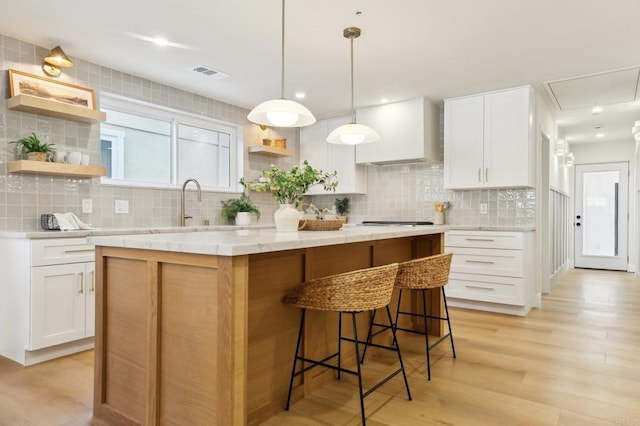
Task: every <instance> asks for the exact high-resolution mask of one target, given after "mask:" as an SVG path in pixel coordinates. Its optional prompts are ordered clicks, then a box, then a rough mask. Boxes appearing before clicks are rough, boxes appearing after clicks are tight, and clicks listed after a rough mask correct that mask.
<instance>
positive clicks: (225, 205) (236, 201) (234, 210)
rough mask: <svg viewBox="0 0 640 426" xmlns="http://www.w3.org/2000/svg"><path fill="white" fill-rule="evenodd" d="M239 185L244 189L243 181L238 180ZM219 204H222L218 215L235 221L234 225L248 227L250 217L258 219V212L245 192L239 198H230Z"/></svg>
mask: <svg viewBox="0 0 640 426" xmlns="http://www.w3.org/2000/svg"><path fill="white" fill-rule="evenodd" d="M240 183H241V184H242V185H243V186H244V187H245V188H246V185H245V181H244V179H240ZM220 203H221V204H222V210H221V211H220V215H221V216H222V217H223V218H225V219H229V220H235V222H236V225H248V224H249V223H248V222H250V221H251V217H250V215H253V216H255V217H256V218H257V219H260V210H259V209H258V207H257V206H256V205H255V204H253V200H252V199H251V198H250V197H249V196H248V195H247V193H246V192H243V193H242V195H241V196H240V198H231V199H229V200H224V201H220ZM241 213H244V214H241Z"/></svg>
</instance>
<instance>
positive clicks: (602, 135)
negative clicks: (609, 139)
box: [596, 133, 604, 138]
mask: <svg viewBox="0 0 640 426" xmlns="http://www.w3.org/2000/svg"><path fill="white" fill-rule="evenodd" d="M596 138H604V133H596Z"/></svg>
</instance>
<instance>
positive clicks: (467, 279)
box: [445, 273, 525, 306]
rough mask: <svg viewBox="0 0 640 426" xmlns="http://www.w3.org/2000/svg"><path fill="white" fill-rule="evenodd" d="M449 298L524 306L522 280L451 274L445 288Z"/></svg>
mask: <svg viewBox="0 0 640 426" xmlns="http://www.w3.org/2000/svg"><path fill="white" fill-rule="evenodd" d="M445 293H446V295H447V297H455V298H458V299H468V300H478V301H481V302H492V303H503V304H509V305H520V306H522V305H524V304H525V300H524V280H523V279H522V278H512V277H495V276H487V275H475V274H460V273H451V274H450V275H449V284H448V285H447V286H446V288H445Z"/></svg>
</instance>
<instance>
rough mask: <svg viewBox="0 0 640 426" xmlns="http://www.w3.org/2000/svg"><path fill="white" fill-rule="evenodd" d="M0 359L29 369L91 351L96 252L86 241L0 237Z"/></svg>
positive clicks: (81, 238)
mask: <svg viewBox="0 0 640 426" xmlns="http://www.w3.org/2000/svg"><path fill="white" fill-rule="evenodd" d="M0 271H2V274H3V277H2V279H0V324H3V326H2V329H0V355H1V356H4V357H6V358H10V359H12V360H14V361H16V362H18V363H20V364H23V365H30V364H35V363H38V362H42V361H46V360H49V359H53V358H57V357H60V356H64V355H68V354H71V353H75V352H80V351H83V350H87V349H91V348H93V344H94V341H93V336H94V334H95V250H94V247H93V246H92V245H89V244H88V241H87V238H86V237H74V238H42V239H29V238H26V237H25V238H0Z"/></svg>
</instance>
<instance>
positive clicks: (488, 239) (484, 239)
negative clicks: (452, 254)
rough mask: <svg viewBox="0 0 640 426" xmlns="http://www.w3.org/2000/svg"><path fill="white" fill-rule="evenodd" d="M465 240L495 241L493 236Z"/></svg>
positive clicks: (466, 239)
mask: <svg viewBox="0 0 640 426" xmlns="http://www.w3.org/2000/svg"><path fill="white" fill-rule="evenodd" d="M464 240H465V241H495V240H494V239H493V238H465V239H464Z"/></svg>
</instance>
